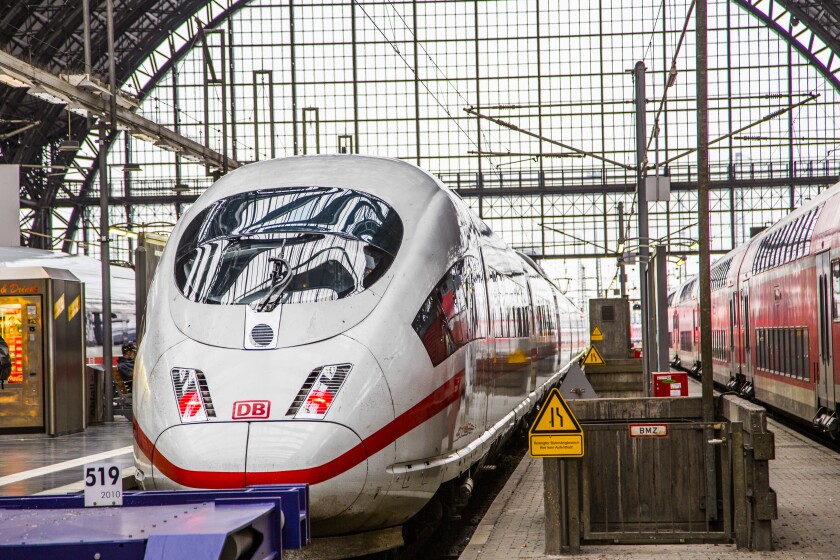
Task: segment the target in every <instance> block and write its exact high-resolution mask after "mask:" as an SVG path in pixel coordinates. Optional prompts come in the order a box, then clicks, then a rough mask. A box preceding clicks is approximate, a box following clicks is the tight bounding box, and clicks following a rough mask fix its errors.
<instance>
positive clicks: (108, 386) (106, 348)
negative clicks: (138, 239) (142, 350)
mask: <svg viewBox="0 0 840 560" xmlns="http://www.w3.org/2000/svg"><path fill="white" fill-rule="evenodd" d="M105 5H106V12H107V20H108V21H107V26H108V78H109V85H110V89H111V92H110V98H111V99H110V101H111V115H110V120H111V134H112V136H113V137H114V138H116V135H117V96H116V93H117V84H116V69H115V62H114V0H107V2H106V3H105ZM106 137H107V131H106V129H105V121H104V120H101V119H100V121H99V187H100V188H99V229H100V232H99V237H100V252H101V255H100V258H101V259H102V367H104V368H105V396H104V399H105V414H104V416H103V418H104V420H105V422H113V421H114V402H113V400H114V386H113V383H111V375H112V374H111V368H112V367H113V361H114V357H113V347H114V344H113V335H112V332H111V250H110V239H109V236H110V233H109V231H108V230H109V229H110V226H109V218H110V216H109V215H108V212H109V211H110V210H109V206H110V205H109V202H110V201H109V200H108V199H109V194H110V191H111V187H110V180H109V176H108V141H107V139H106Z"/></svg>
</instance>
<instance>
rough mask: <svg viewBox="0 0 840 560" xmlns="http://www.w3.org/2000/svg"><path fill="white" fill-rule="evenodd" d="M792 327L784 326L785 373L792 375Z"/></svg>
mask: <svg viewBox="0 0 840 560" xmlns="http://www.w3.org/2000/svg"><path fill="white" fill-rule="evenodd" d="M792 335H793V329H790V328H786V329H785V335H784V336H785V344H784V349H785V374H786V375H792V374H793V364H791V362H792V361H793V336H792Z"/></svg>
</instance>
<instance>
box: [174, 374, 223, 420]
mask: <svg viewBox="0 0 840 560" xmlns="http://www.w3.org/2000/svg"><path fill="white" fill-rule="evenodd" d="M171 375H172V388H173V389H174V390H175V400H176V401H177V402H178V414H180V415H181V422H206V421H207V418H208V417H212V416H215V415H216V412H215V410H214V409H213V402H212V401H211V400H210V390H209V388H208V387H207V380H206V379H205V378H204V373H203V372H201V371H200V370H197V369H193V368H172V371H171Z"/></svg>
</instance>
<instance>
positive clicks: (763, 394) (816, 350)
mask: <svg viewBox="0 0 840 560" xmlns="http://www.w3.org/2000/svg"><path fill="white" fill-rule="evenodd" d="M711 281H712V286H711V288H712V329H711V331H712V348H713V351H712V353H713V359H712V364H713V368H712V369H713V375H714V379H715V382H717V383H719V384H721V385H725V386H726V387H727V388H729V389H730V390H735V391H737V392H738V393H739V394H741V395H742V396H743V397H745V398H750V399H752V398H755V399H756V400H758V401H759V402H761V403H763V404H765V405H767V406H770V407H773V408H775V409H777V410H780V411H783V412H785V413H787V414H789V415H791V416H793V417H796V418H799V419H801V420H804V421H808V422H812V423H813V424H814V425H815V426H816V427H818V428H820V429H822V430H823V431H826V432H829V433H831V434H832V435H837V434H839V433H840V423H838V420H837V410H838V397H840V392H838V389H837V386H838V383H840V372H838V366H840V364H836V363H835V360H834V359H833V348H834V347H835V346H836V345H837V344H840V185H838V186H835V187H832V188H831V189H828V190H827V191H825V192H823V193H821V194H820V195H819V196H817V197H815V198H814V199H813V200H810V201H808V202H806V203H805V204H803V205H802V206H801V207H800V208H798V209H796V210H795V211H793V212H791V213H790V214H789V215H788V216H786V217H785V218H783V219H782V220H780V221H779V222H778V223H776V224H774V225H773V226H772V227H769V228H767V229H766V230H764V231H762V232H761V233H759V234H757V235H756V236H754V237H753V238H752V239H750V241H749V242H748V243H746V244H744V245H742V246H740V247H738V248H736V249H734V250H733V251H731V252H730V253H728V254H727V255H725V256H723V257H721V258H720V259H718V261H716V263H714V264H713V266H712V269H711ZM691 282H696V278H693V279H691V280H690V281H689V283H691ZM684 287H685V285H684V286H683V287H681V288H679V289H678V292H679V291H680V289H682V288H684ZM682 306H683V307H692V308H694V309H699V307H698V303H697V298H696V297H695V298H694V299H693V300H690V301H685V302H683V303H682ZM679 312H680V306H679V305H677V304H676V303H675V304H674V305H672V309H671V313H679ZM693 346H694V348H693V352H694V353H695V354H697V355H699V337H698V338H697V339H696V340H695V341H694V343H693ZM676 362H677V360H674V365H678V364H677V363H676ZM682 366H683V367H684V366H685V364H684V363H683V364H682Z"/></svg>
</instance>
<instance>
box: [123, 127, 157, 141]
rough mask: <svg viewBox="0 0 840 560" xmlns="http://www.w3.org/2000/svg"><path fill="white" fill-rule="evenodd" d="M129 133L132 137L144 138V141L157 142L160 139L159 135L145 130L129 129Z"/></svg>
mask: <svg viewBox="0 0 840 560" xmlns="http://www.w3.org/2000/svg"><path fill="white" fill-rule="evenodd" d="M128 133H129V134H131V136H132V137H134V138H137V139H138V140H142V141H143V142H157V141H158V140H160V137H159V136H156V135H154V134H150V133H148V132H144V131H142V130H129V131H128Z"/></svg>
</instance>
